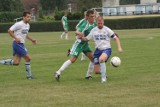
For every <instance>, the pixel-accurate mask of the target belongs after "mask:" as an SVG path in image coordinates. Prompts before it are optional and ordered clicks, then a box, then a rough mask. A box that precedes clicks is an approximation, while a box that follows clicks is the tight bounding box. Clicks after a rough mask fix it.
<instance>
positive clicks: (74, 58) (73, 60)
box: [69, 56, 77, 63]
mask: <svg viewBox="0 0 160 107" xmlns="http://www.w3.org/2000/svg"><path fill="white" fill-rule="evenodd" d="M69 60H70V61H71V62H72V63H74V62H75V61H76V60H77V57H75V56H71V58H70V59H69Z"/></svg>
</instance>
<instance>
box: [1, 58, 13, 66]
mask: <svg viewBox="0 0 160 107" xmlns="http://www.w3.org/2000/svg"><path fill="white" fill-rule="evenodd" d="M0 64H2V65H13V60H12V59H6V60H0Z"/></svg>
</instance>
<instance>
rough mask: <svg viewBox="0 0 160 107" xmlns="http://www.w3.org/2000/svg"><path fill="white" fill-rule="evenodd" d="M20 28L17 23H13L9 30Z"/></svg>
mask: <svg viewBox="0 0 160 107" xmlns="http://www.w3.org/2000/svg"><path fill="white" fill-rule="evenodd" d="M20 28H21V26H20V25H19V23H15V24H14V25H12V26H11V27H10V28H9V30H11V31H16V30H19V29H20Z"/></svg>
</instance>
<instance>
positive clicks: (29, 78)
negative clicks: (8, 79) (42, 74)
mask: <svg viewBox="0 0 160 107" xmlns="http://www.w3.org/2000/svg"><path fill="white" fill-rule="evenodd" d="M26 78H27V79H28V80H33V79H36V78H35V77H33V76H28V77H26Z"/></svg>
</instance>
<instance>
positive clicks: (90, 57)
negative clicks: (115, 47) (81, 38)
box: [83, 44, 94, 62]
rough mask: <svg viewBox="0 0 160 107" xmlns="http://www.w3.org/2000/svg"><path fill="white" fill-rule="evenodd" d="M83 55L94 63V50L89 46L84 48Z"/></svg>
mask: <svg viewBox="0 0 160 107" xmlns="http://www.w3.org/2000/svg"><path fill="white" fill-rule="evenodd" d="M83 53H84V54H85V55H86V56H87V57H88V58H89V59H90V61H92V62H93V61H94V58H93V53H92V50H91V48H90V47H89V45H88V44H87V45H85V46H84V47H83Z"/></svg>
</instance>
